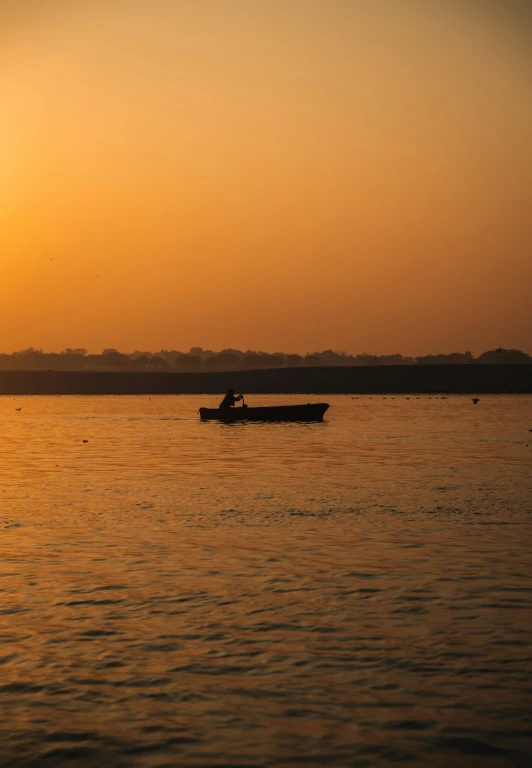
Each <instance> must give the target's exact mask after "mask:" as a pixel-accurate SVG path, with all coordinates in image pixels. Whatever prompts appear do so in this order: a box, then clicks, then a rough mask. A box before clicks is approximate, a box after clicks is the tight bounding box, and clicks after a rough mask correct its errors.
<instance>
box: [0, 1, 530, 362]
mask: <svg viewBox="0 0 532 768" xmlns="http://www.w3.org/2000/svg"><path fill="white" fill-rule="evenodd" d="M529 8H530V4H529V3H528V0H438V2H436V1H435V2H427V0H393V2H392V1H391V0H193V1H192V0H113V2H108V0H90V2H88V1H86V0H5V2H4V3H2V5H1V6H0V94H1V98H0V264H1V267H2V280H1V282H0V351H13V350H15V349H20V348H23V347H27V346H35V347H42V348H44V349H45V350H47V351H52V350H61V349H63V348H64V347H80V346H83V347H87V348H88V349H90V350H91V351H99V350H101V349H102V348H103V347H117V348H120V349H122V350H124V351H132V350H134V349H151V350H157V349H161V348H168V349H181V350H187V349H188V348H189V347H191V346H193V345H200V346H203V347H205V348H212V349H221V348H223V347H236V348H241V349H248V348H252V349H263V350H265V351H276V350H280V351H286V352H289V351H296V352H306V351H311V350H318V349H325V348H333V349H336V350H342V351H346V352H352V353H357V352H364V351H368V352H373V353H376V354H384V353H392V352H396V351H399V352H403V353H404V354H424V353H428V352H435V351H436V350H439V351H440V352H449V351H453V350H461V351H465V350H471V351H473V352H474V353H478V352H481V351H483V350H485V349H489V348H493V347H499V346H503V347H518V348H521V349H523V350H525V351H528V352H532V247H531V246H532V98H531V96H530V94H531V92H532V91H531V87H532V14H531V13H530V11H529V10H528V9H529Z"/></svg>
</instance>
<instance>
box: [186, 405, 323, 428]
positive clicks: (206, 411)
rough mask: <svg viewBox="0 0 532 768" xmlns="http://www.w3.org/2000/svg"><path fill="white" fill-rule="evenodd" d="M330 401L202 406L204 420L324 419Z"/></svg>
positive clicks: (201, 411)
mask: <svg viewBox="0 0 532 768" xmlns="http://www.w3.org/2000/svg"><path fill="white" fill-rule="evenodd" d="M328 407H329V404H328V403H307V404H306V405H266V406H259V407H257V408H253V407H251V408H250V407H249V406H248V405H243V406H241V407H240V408H200V409H199V414H200V418H201V420H202V421H225V422H229V423H233V422H234V421H323V415H324V413H325V411H326V410H327V408H328Z"/></svg>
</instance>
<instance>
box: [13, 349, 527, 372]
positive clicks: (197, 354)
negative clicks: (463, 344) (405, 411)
mask: <svg viewBox="0 0 532 768" xmlns="http://www.w3.org/2000/svg"><path fill="white" fill-rule="evenodd" d="M494 364H528V365H530V364H532V356H530V355H528V354H527V353H526V352H521V351H520V350H517V349H503V348H499V349H492V350H489V351H487V352H483V353H482V354H481V355H479V356H478V357H474V356H473V355H472V354H471V352H453V353H451V354H436V355H423V356H421V357H403V355H400V354H395V355H371V354H359V355H348V354H345V353H343V352H334V351H333V350H330V349H329V350H326V351H324V352H313V353H309V354H307V355H297V354H285V353H282V352H275V353H273V354H270V353H267V352H253V351H247V352H242V351H240V350H237V349H223V350H222V351H221V352H213V351H212V350H204V349H202V348H201V347H193V348H192V349H190V350H189V352H178V351H177V350H171V351H170V350H161V351H160V352H138V351H137V352H132V353H127V354H126V353H123V352H119V351H118V350H116V349H105V350H104V351H103V352H102V353H101V354H89V353H88V352H87V350H85V349H65V350H64V351H63V352H59V353H57V352H43V350H41V349H34V348H33V347H30V348H29V349H24V350H21V351H20V352H14V353H12V354H0V370H55V371H69V370H72V371H106V370H113V371H181V372H186V371H191V372H199V371H206V372H208V371H232V370H234V371H237V370H261V369H266V368H299V367H317V366H321V367H323V366H368V365H370V366H377V365H494Z"/></svg>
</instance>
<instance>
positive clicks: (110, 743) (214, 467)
mask: <svg viewBox="0 0 532 768" xmlns="http://www.w3.org/2000/svg"><path fill="white" fill-rule="evenodd" d="M307 399H308V398H306V397H304V398H301V397H293V398H280V397H261V398H253V400H254V402H257V401H258V400H260V402H262V403H264V404H266V403H271V404H273V403H285V402H287V400H289V401H291V402H306V401H307ZM327 399H328V401H329V402H330V403H331V409H330V411H329V412H328V414H327V417H326V418H327V420H326V422H324V423H322V424H310V425H303V424H286V425H283V424H270V425H268V424H263V425H261V424H249V425H246V424H235V425H232V426H231V425H223V424H216V423H200V421H199V418H198V416H197V410H198V408H199V407H200V405H206V404H210V403H211V402H212V398H204V397H158V398H157V397H152V398H151V399H149V398H147V397H145V398H140V397H101V398H90V397H53V398H52V397H50V398H41V397H33V398H17V399H16V400H13V399H12V398H0V418H1V423H2V433H1V436H0V468H1V472H2V483H1V487H0V544H1V549H0V596H1V601H0V672H1V674H0V708H1V714H2V716H1V718H0V765H2V766H9V767H10V768H17V766H39V768H40V767H41V766H43V767H44V768H46V767H47V766H59V765H60V766H62V765H76V766H80V767H81V768H86V767H87V766H99V768H102V766H124V767H125V766H127V767H128V768H129V766H201V767H202V768H205V767H207V766H226V767H227V768H229V766H232V767H233V768H238V767H241V766H295V765H300V766H360V767H362V766H388V765H396V764H397V763H399V764H402V765H406V766H409V765H417V766H419V765H423V766H428V765H441V766H443V765H453V766H482V767H483V768H484V766H520V765H523V766H524V765H529V764H530V762H531V761H532V737H531V736H530V732H531V730H532V661H531V644H532V618H531V617H532V613H531V610H530V609H531V607H532V606H531V603H532V548H531V525H530V521H531V519H532V517H531V511H532V471H531V470H532V433H530V432H529V431H528V430H529V429H532V397H483V398H482V399H481V401H480V403H479V404H478V405H477V406H474V405H473V404H472V402H471V398H469V397H449V398H447V399H442V398H435V397H433V398H430V399H429V398H428V397H426V396H424V397H420V398H416V397H415V396H412V397H410V398H409V399H407V398H406V397H395V398H393V399H392V398H390V397H388V398H386V399H383V398H382V397H376V396H374V397H373V398H369V397H360V398H357V399H352V398H351V397H329V398H327ZM250 403H251V401H250ZM16 408H22V410H21V411H20V412H18V411H16V410H15V409H16ZM84 440H87V441H88V442H83V441H84ZM527 444H528V446H529V447H527Z"/></svg>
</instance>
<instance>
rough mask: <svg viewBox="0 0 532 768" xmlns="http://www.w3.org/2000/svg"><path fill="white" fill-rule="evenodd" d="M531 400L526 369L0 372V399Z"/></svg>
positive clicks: (531, 379) (531, 374) (529, 368)
mask: <svg viewBox="0 0 532 768" xmlns="http://www.w3.org/2000/svg"><path fill="white" fill-rule="evenodd" d="M230 388H232V389H234V390H235V391H236V392H243V393H244V394H249V395H258V394H283V395H290V394H294V395H295V394H298V395H306V394H308V395H334V394H355V395H363V394H368V395H371V394H532V365H419V366H417V365H407V366H402V365H393V366H367V367H364V366H349V367H347V366H346V367H330V368H328V367H321V366H320V367H316V368H307V367H305V368H273V369H267V370H246V371H224V372H218V371H217V372H209V373H205V372H201V373H181V372H119V371H37V370H36V371H0V395H144V394H145V395H186V394H190V395H200V394H205V395H208V394H212V395H218V394H220V393H222V392H226V391H227V390H228V389H230Z"/></svg>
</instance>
